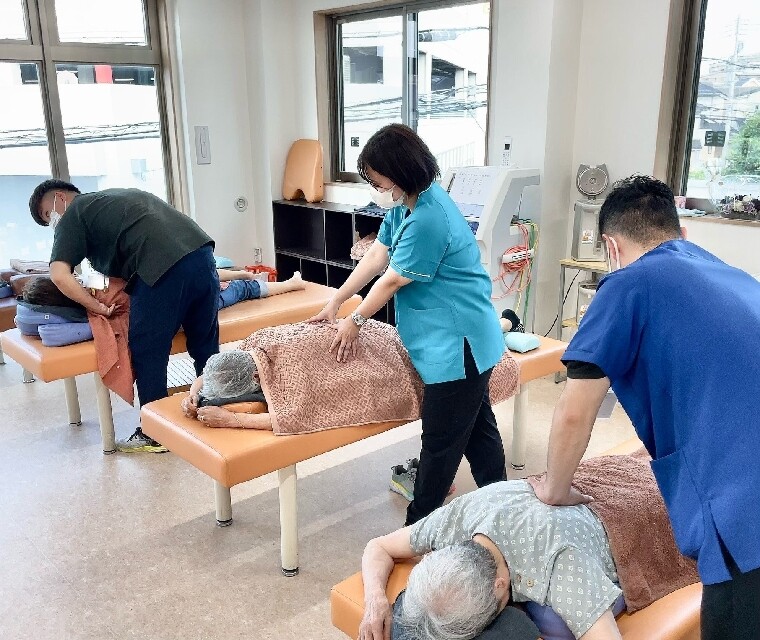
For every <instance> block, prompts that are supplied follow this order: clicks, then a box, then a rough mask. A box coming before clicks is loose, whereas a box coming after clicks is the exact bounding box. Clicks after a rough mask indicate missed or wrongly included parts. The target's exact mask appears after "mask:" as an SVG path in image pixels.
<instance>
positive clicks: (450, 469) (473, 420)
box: [406, 341, 507, 525]
mask: <svg viewBox="0 0 760 640" xmlns="http://www.w3.org/2000/svg"><path fill="white" fill-rule="evenodd" d="M464 369H465V377H464V379H462V380H453V381H451V382H441V383H438V384H426V385H425V396H424V398H423V401H422V451H421V452H420V466H419V469H418V471H417V479H416V480H415V483H414V500H413V501H412V502H411V503H410V504H409V507H408V508H407V510H406V524H407V525H410V524H414V523H415V522H417V520H419V519H421V518H424V517H425V516H426V515H428V514H430V513H432V512H433V511H435V510H436V509H437V508H438V507H440V506H441V505H442V504H443V501H444V500H445V499H446V494H447V493H448V491H449V487H451V483H452V481H453V480H454V476H455V475H456V472H457V469H458V468H459V463H460V462H461V461H462V456H465V457H466V458H467V461H468V462H469V463H470V468H471V469H472V476H473V478H475V482H476V483H477V485H478V486H479V487H482V486H485V485H487V484H490V483H492V482H498V481H499V480H506V479H507V470H506V466H505V463H506V461H505V457H504V445H503V444H502V441H501V434H499V430H498V429H497V427H496V417H495V416H494V414H493V409H491V401H490V399H489V397H488V381H489V380H490V379H491V372H492V371H493V369H489V370H488V371H484V372H483V373H480V374H479V373H478V369H477V367H476V366H475V360H474V359H473V357H472V351H471V350H470V345H469V344H468V343H467V341H465V344H464Z"/></svg>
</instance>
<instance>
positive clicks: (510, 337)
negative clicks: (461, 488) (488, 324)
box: [504, 331, 541, 353]
mask: <svg viewBox="0 0 760 640" xmlns="http://www.w3.org/2000/svg"><path fill="white" fill-rule="evenodd" d="M504 344H505V345H507V349H509V350H510V351H517V352H518V353H525V352H526V351H533V349H538V347H539V345H540V344H541V341H540V340H539V339H538V336H537V335H535V334H534V333H518V332H513V331H510V332H509V333H506V334H504Z"/></svg>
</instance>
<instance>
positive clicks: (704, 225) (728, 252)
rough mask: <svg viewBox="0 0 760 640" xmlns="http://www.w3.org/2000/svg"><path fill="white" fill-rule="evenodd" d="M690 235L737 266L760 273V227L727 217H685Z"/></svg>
mask: <svg viewBox="0 0 760 640" xmlns="http://www.w3.org/2000/svg"><path fill="white" fill-rule="evenodd" d="M681 226H682V227H685V228H686V237H687V239H688V240H689V241H690V242H693V243H695V244H698V245H699V246H700V247H703V248H704V249H707V251H709V252H710V253H713V254H715V255H716V256H718V257H719V258H720V259H721V260H723V261H724V262H726V263H728V264H730V265H731V266H733V267H738V268H739V269H744V271H746V272H747V273H750V274H752V275H754V276H760V252H758V250H757V248H758V247H760V228H758V227H757V226H749V225H742V224H732V223H730V222H727V221H723V222H716V221H713V220H710V219H701V218H681Z"/></svg>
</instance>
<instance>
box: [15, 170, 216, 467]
mask: <svg viewBox="0 0 760 640" xmlns="http://www.w3.org/2000/svg"><path fill="white" fill-rule="evenodd" d="M29 209H30V211H31V213H32V218H33V219H34V221H35V222H36V223H37V224H39V225H42V226H49V227H51V228H52V229H53V230H54V233H55V239H54V240H53V249H52V252H51V255H50V277H51V279H52V280H53V282H54V283H55V284H56V285H57V286H58V288H59V289H60V290H61V291H62V292H63V293H64V294H66V295H67V296H68V297H69V298H71V299H72V300H75V301H76V302H78V303H80V304H81V305H83V306H84V307H85V308H87V309H88V310H89V311H91V312H94V313H99V314H102V315H105V316H110V315H111V314H113V313H118V309H115V308H114V307H113V306H111V307H106V306H105V305H104V304H102V303H100V302H98V301H97V300H96V299H95V298H93V297H92V296H91V295H90V294H89V293H88V292H87V291H86V290H85V289H83V288H82V287H81V285H80V284H79V282H78V281H77V280H76V278H75V277H74V275H73V270H74V267H75V266H77V265H78V264H79V263H81V262H82V260H84V259H85V258H87V259H88V260H89V261H90V263H91V264H92V266H93V268H95V269H96V270H97V271H99V272H101V273H103V274H104V275H106V276H110V277H115V278H122V279H123V280H125V281H126V282H127V287H126V292H127V293H128V294H129V296H130V311H129V349H130V352H131V355H132V367H133V369H134V374H135V381H136V382H137V392H138V395H139V398H140V404H141V405H143V404H146V403H148V402H152V401H153V400H158V399H159V398H163V397H165V396H166V369H167V366H168V363H169V353H170V351H171V344H172V339H173V338H174V336H175V334H176V333H177V331H179V329H180V327H182V328H183V329H184V332H185V336H186V338H187V350H188V353H189V354H190V356H191V357H192V358H193V360H194V362H195V369H196V372H197V373H198V375H200V374H201V372H202V371H203V367H204V365H205V364H206V360H208V358H209V357H210V356H211V355H213V354H215V353H218V352H219V323H218V320H217V298H218V296H219V278H218V276H217V272H216V265H215V263H214V255H213V249H214V241H213V240H212V239H211V238H210V237H209V236H208V235H207V234H206V233H205V232H204V231H203V230H202V229H201V228H200V227H199V226H198V225H197V224H196V223H195V222H194V221H193V220H191V219H190V218H189V217H188V216H186V215H184V214H182V213H180V212H179V211H177V210H176V209H174V208H172V207H170V206H169V205H168V204H166V202H164V201H163V200H161V199H160V198H158V197H156V196H154V195H152V194H150V193H146V192H144V191H140V190H138V189H106V190H104V191H97V192H93V193H85V194H82V193H81V192H80V191H79V189H78V188H77V187H75V186H74V185H73V184H70V183H68V182H64V181H62V180H46V181H45V182H43V183H42V184H40V185H39V186H38V187H37V188H36V189H35V190H34V193H32V197H31V198H30V200H29ZM117 448H118V449H119V450H120V451H127V452H134V451H153V452H162V451H166V448H165V447H163V446H161V445H160V444H159V443H157V442H155V441H154V440H152V439H151V438H149V437H148V436H146V435H144V434H143V433H142V430H141V429H140V428H139V427H138V428H137V430H136V431H135V433H134V434H132V436H131V437H130V438H128V439H127V440H125V441H118V442H117Z"/></svg>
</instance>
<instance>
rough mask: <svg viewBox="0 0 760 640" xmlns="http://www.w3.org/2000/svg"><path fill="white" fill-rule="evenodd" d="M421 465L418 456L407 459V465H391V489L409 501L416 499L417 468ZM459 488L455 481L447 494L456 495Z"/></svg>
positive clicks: (447, 495)
mask: <svg viewBox="0 0 760 640" xmlns="http://www.w3.org/2000/svg"><path fill="white" fill-rule="evenodd" d="M419 467H420V461H419V460H418V459H417V458H411V459H410V460H407V461H406V466H404V465H403V464H397V465H395V466H393V467H391V484H390V487H389V488H390V490H391V491H395V492H396V493H398V494H399V495H402V496H404V497H405V498H406V499H407V500H409V502H411V501H412V500H414V481H415V480H416V479H417V470H418V469H419ZM456 490H457V488H456V485H455V484H454V483H452V484H451V486H450V487H449V491H448V493H447V494H446V497H447V498H448V497H449V496H451V495H454V493H455V492H456Z"/></svg>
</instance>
